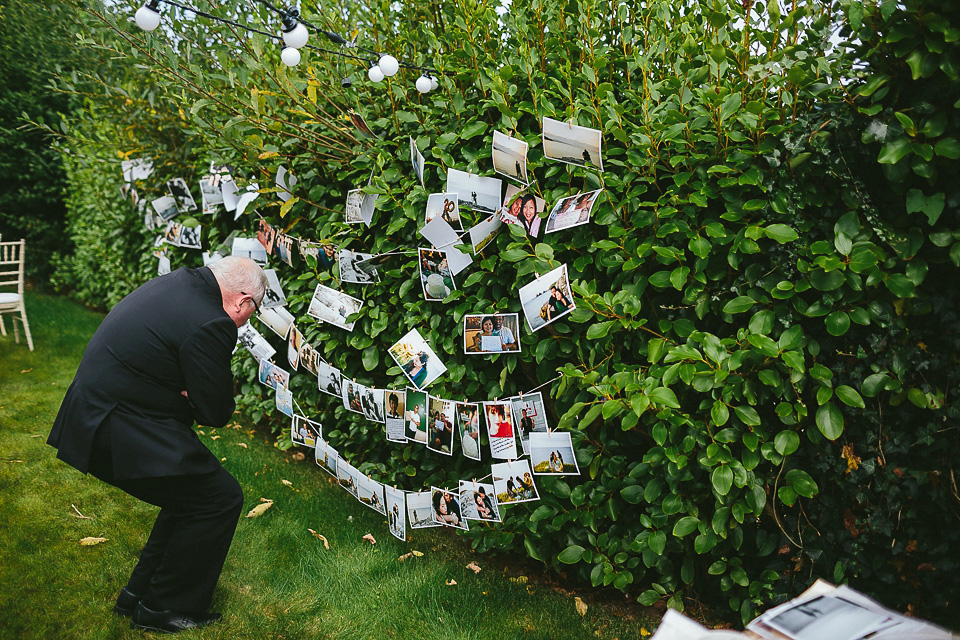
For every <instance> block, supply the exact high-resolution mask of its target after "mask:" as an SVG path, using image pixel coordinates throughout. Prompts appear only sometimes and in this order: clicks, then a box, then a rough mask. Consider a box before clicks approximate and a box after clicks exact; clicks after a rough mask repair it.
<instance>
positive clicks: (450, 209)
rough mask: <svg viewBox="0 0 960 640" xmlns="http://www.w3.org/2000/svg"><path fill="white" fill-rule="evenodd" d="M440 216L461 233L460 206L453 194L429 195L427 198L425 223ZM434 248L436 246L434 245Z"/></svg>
mask: <svg viewBox="0 0 960 640" xmlns="http://www.w3.org/2000/svg"><path fill="white" fill-rule="evenodd" d="M437 216H440V217H441V218H442V219H443V220H446V222H447V224H449V225H450V226H451V227H452V228H454V229H456V230H457V231H461V232H462V231H463V221H462V220H461V219H460V205H459V203H458V202H457V194H455V193H431V194H430V195H429V196H427V211H426V220H425V221H424V222H425V223H429V222H430V221H431V220H433V219H434V218H436V217H437ZM434 246H436V245H434Z"/></svg>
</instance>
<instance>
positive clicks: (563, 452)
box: [530, 431, 580, 476]
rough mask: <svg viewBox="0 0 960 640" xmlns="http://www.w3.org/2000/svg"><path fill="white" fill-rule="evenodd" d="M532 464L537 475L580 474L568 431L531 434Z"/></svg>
mask: <svg viewBox="0 0 960 640" xmlns="http://www.w3.org/2000/svg"><path fill="white" fill-rule="evenodd" d="M530 464H531V466H533V474H534V475H537V476H578V475H580V466H579V465H577V456H576V454H575V453H574V451H573V441H572V440H571V438H570V433H569V432H567V431H550V432H548V433H536V432H535V433H531V434H530Z"/></svg>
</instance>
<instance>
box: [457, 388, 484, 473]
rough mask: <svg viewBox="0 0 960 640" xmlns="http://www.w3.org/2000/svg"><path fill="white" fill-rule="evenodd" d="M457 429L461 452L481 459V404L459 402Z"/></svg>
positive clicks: (474, 458)
mask: <svg viewBox="0 0 960 640" xmlns="http://www.w3.org/2000/svg"><path fill="white" fill-rule="evenodd" d="M457 430H458V433H459V434H460V452H461V453H463V455H464V456H465V457H467V458H470V459H471V460H479V459H480V405H478V404H477V403H476V402H458V403H457Z"/></svg>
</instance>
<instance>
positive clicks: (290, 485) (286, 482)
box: [280, 478, 293, 487]
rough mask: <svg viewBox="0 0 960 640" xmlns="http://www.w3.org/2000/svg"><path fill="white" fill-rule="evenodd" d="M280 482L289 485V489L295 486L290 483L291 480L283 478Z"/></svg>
mask: <svg viewBox="0 0 960 640" xmlns="http://www.w3.org/2000/svg"><path fill="white" fill-rule="evenodd" d="M280 482H282V483H283V484H285V485H287V486H288V487H292V486H293V483H292V482H290V481H289V480H284V479H283V478H281V479H280Z"/></svg>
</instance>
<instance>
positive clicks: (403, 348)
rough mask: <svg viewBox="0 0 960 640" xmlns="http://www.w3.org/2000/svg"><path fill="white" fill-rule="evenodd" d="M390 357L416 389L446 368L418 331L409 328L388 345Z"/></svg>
mask: <svg viewBox="0 0 960 640" xmlns="http://www.w3.org/2000/svg"><path fill="white" fill-rule="evenodd" d="M389 351H390V357H392V358H393V359H394V361H395V362H396V363H397V364H398V365H399V366H400V368H401V369H402V370H403V375H405V376H407V379H408V380H410V382H411V383H412V384H413V386H415V387H416V388H417V389H426V388H427V387H428V386H430V383H431V382H433V381H434V380H436V379H437V378H439V377H440V376H441V375H443V373H444V372H445V371H446V370H447V367H446V366H445V365H444V364H443V363H442V362H440V358H439V357H437V354H436V353H434V352H433V349H431V348H430V345H429V344H427V341H426V340H424V339H423V337H422V336H421V335H420V332H419V331H417V330H416V329H411V330H410V331H408V332H407V334H406V335H405V336H403V337H402V338H400V340H398V341H397V342H396V343H394V345H393V346H391V347H390V350H389Z"/></svg>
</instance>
